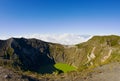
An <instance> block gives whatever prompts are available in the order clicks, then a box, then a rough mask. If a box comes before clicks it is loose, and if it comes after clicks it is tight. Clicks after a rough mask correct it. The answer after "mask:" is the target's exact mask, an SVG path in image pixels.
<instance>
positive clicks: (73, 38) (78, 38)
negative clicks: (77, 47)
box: [24, 34, 91, 45]
mask: <svg viewBox="0 0 120 81" xmlns="http://www.w3.org/2000/svg"><path fill="white" fill-rule="evenodd" d="M24 37H25V38H37V39H40V40H43V41H46V42H53V43H60V44H65V45H73V44H78V43H81V42H85V41H87V40H88V39H89V38H91V36H90V35H75V34H54V35H53V34H52V35H51V34H33V35H26V36H24Z"/></svg>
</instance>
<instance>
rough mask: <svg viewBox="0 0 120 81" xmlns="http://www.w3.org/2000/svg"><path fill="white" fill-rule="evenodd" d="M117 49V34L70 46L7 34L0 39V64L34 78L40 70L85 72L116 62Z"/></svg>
mask: <svg viewBox="0 0 120 81" xmlns="http://www.w3.org/2000/svg"><path fill="white" fill-rule="evenodd" d="M119 49H120V37H119V36H115V35H110V36H94V37H92V38H91V39H90V40H88V41H87V42H84V43H81V44H77V45H73V46H67V45H61V44H56V43H49V42H44V41H42V40H38V39H25V38H10V39H8V40H0V65H1V66H2V67H6V68H12V69H13V70H14V71H19V72H22V74H23V75H24V74H25V75H28V76H32V77H37V78H38V76H39V77H41V74H51V75H55V74H60V75H62V76H63V75H64V74H61V73H65V74H66V73H70V75H71V74H74V75H75V76H77V74H79V72H80V73H81V72H83V71H86V73H89V71H88V70H90V71H91V69H92V68H96V67H99V66H101V65H104V64H109V63H114V62H120V50H119ZM66 68H68V69H66ZM70 71H72V72H70ZM51 75H49V76H51ZM60 75H58V76H59V77H61V76H60ZM66 77H69V76H66ZM51 78H52V77H51ZM68 79H70V77H69V78H68Z"/></svg>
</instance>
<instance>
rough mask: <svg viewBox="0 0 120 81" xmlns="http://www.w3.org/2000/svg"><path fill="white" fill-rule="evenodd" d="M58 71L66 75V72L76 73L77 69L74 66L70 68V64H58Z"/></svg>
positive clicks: (56, 65)
mask: <svg viewBox="0 0 120 81" xmlns="http://www.w3.org/2000/svg"><path fill="white" fill-rule="evenodd" d="M54 66H55V67H56V68H57V69H59V70H62V71H63V72H64V73H66V72H70V71H75V70H76V68H75V67H73V66H70V65H68V64H64V63H57V64H55V65H54Z"/></svg>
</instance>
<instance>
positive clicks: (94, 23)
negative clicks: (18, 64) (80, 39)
mask: <svg viewBox="0 0 120 81" xmlns="http://www.w3.org/2000/svg"><path fill="white" fill-rule="evenodd" d="M35 33H39V34H46V33H47V34H63V33H72V34H90V35H91V34H92V35H93V34H94V35H96V34H119V35H120V0H0V35H13V36H14V35H23V34H35Z"/></svg>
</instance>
